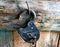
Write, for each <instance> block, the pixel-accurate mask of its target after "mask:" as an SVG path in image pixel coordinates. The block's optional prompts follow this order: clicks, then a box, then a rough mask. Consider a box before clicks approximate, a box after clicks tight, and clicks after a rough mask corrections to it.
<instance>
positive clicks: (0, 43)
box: [0, 30, 13, 47]
mask: <svg viewBox="0 0 60 47" xmlns="http://www.w3.org/2000/svg"><path fill="white" fill-rule="evenodd" d="M0 47H13V33H12V32H11V31H5V30H0Z"/></svg>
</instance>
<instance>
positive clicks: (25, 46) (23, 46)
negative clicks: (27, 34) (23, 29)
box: [14, 31, 30, 47]
mask: <svg viewBox="0 0 60 47" xmlns="http://www.w3.org/2000/svg"><path fill="white" fill-rule="evenodd" d="M29 46H30V44H29V43H27V42H25V41H24V40H23V39H22V38H21V37H20V35H19V34H18V32H17V31H15V32H14V47H29Z"/></svg>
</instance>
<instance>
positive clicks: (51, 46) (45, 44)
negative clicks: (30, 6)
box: [37, 31, 59, 47]
mask: <svg viewBox="0 0 60 47" xmlns="http://www.w3.org/2000/svg"><path fill="white" fill-rule="evenodd" d="M58 39H59V33H57V32H45V31H43V32H40V39H39V40H38V42H37V47H57V45H58Z"/></svg>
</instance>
